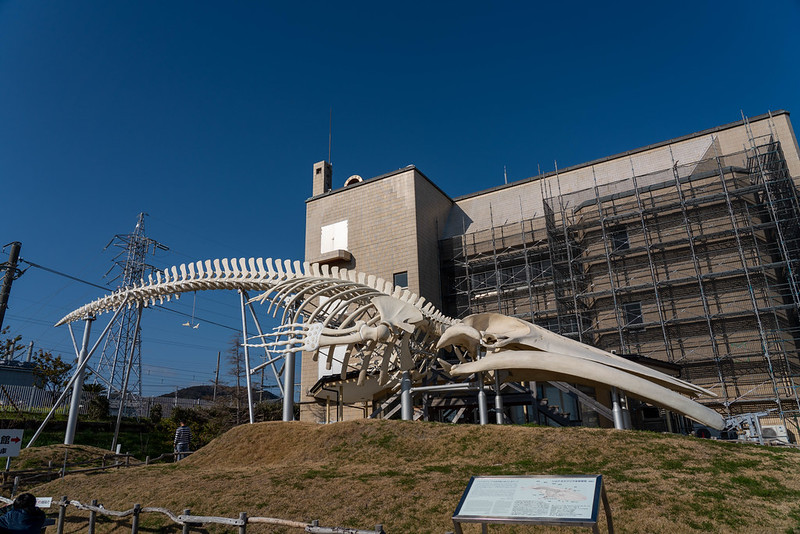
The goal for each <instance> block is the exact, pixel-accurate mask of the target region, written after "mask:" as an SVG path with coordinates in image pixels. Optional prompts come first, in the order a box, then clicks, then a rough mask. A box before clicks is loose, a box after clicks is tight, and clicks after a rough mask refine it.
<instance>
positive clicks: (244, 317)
mask: <svg viewBox="0 0 800 534" xmlns="http://www.w3.org/2000/svg"><path fill="white" fill-rule="evenodd" d="M239 301H240V302H241V304H242V345H243V346H244V369H245V371H244V372H245V386H246V387H247V412H248V414H249V416H250V424H251V425H252V424H253V423H255V422H256V419H255V413H254V411H253V387H252V385H251V383H250V346H249V345H248V344H247V312H246V311H245V308H246V301H245V295H244V291H242V290H241V289H240V290H239ZM284 402H285V400H284ZM237 417H238V416H237Z"/></svg>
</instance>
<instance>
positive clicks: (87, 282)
mask: <svg viewBox="0 0 800 534" xmlns="http://www.w3.org/2000/svg"><path fill="white" fill-rule="evenodd" d="M19 261H20V262H22V263H27V264H28V265H30V266H31V267H36V268H37V269H42V270H43V271H47V272H50V273H53V274H57V275H58V276H63V277H64V278H69V279H70V280H74V281H76V282H80V283H82V284H86V285H89V286H92V287H96V288H99V289H102V290H103V291H109V288H108V287H106V286H101V285H98V284H95V283H93V282H89V281H88V280H83V279H81V278H78V277H77V276H72V275H70V274H67V273H63V272H61V271H57V270H55V269H51V268H49V267H45V266H43V265H39V264H38V263H33V262H32V261H28V260H25V259H22V258H20V260H19ZM150 307H151V308H153V309H157V310H164V311H168V312H170V313H175V314H177V315H182V316H183V317H192V316H191V315H189V314H188V313H185V312H181V311H178V310H173V309H171V308H165V307H164V306H162V305H160V304H156V305H154V306H150ZM194 318H195V319H198V320H200V321H203V322H204V323H207V324H213V325H214V326H219V327H221V328H227V329H228V330H232V331H234V332H239V331H240V330H241V329H240V328H233V327H231V326H228V325H224V324H221V323H217V322H214V321H210V320H207V319H203V318H202V317H197V316H194Z"/></svg>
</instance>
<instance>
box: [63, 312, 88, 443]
mask: <svg viewBox="0 0 800 534" xmlns="http://www.w3.org/2000/svg"><path fill="white" fill-rule="evenodd" d="M84 321H85V324H84V327H83V341H81V352H80V354H78V364H77V367H76V369H75V381H74V382H73V384H72V399H71V401H70V403H69V418H68V419H67V430H66V432H65V433H64V445H72V444H73V442H74V441H75V427H76V426H77V425H78V411H79V410H80V407H81V392H82V391H83V373H84V370H85V368H86V366H81V364H82V363H83V362H84V361H85V360H86V359H87V357H88V355H89V352H88V351H89V334H91V332H92V321H94V317H87V318H86V319H85V320H84Z"/></svg>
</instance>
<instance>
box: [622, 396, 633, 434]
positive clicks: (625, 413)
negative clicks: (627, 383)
mask: <svg viewBox="0 0 800 534" xmlns="http://www.w3.org/2000/svg"><path fill="white" fill-rule="evenodd" d="M620 400H621V401H622V402H621V404H622V422H623V423H625V429H626V430H630V429H632V428H633V423H632V422H631V408H630V405H629V403H628V396H627V395H626V394H625V393H624V392H623V393H620Z"/></svg>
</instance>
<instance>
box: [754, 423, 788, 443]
mask: <svg viewBox="0 0 800 534" xmlns="http://www.w3.org/2000/svg"><path fill="white" fill-rule="evenodd" d="M761 437H762V438H763V439H764V443H766V444H767V445H788V444H790V443H791V442H792V439H791V437H790V435H789V432H788V431H787V430H786V426H785V425H761ZM747 439H748V440H751V441H758V435H757V433H756V429H755V428H753V427H751V428H749V429H747Z"/></svg>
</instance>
